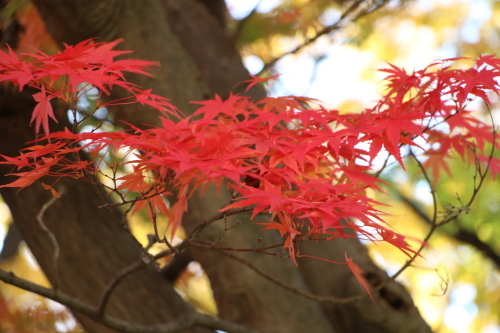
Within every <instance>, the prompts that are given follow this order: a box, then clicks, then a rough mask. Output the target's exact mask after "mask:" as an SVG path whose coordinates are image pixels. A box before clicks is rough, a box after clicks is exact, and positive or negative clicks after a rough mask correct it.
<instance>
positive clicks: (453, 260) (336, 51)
mask: <svg viewBox="0 0 500 333" xmlns="http://www.w3.org/2000/svg"><path fill="white" fill-rule="evenodd" d="M349 3H352V1H351V2H350V1H346V2H335V1H316V0H311V1H299V0H297V1H294V0H283V1H277V2H276V7H275V8H273V9H272V10H270V11H263V12H261V11H259V9H260V8H261V7H260V6H257V7H256V10H254V12H252V13H251V14H250V15H249V16H248V17H247V18H246V19H243V21H244V24H242V23H241V22H240V23H239V24H236V23H235V24H234V25H233V26H234V27H240V28H241V31H240V32H239V33H238V34H235V35H236V36H237V37H238V45H239V46H240V49H241V53H242V55H243V57H244V58H245V57H246V58H248V59H250V58H251V60H252V63H253V64H255V63H257V64H258V63H259V61H256V59H258V60H260V62H261V63H262V64H265V63H267V62H269V61H271V60H272V59H273V58H274V57H277V56H281V55H282V54H283V53H286V52H287V51H289V50H291V49H293V48H295V47H296V46H297V45H299V44H300V43H301V42H303V41H304V40H305V39H306V38H310V37H312V35H313V34H314V32H315V31H320V30H321V29H322V28H323V27H325V26H328V25H331V24H334V22H335V21H336V20H338V18H339V17H340V15H341V13H342V12H343V10H345V8H346V6H348V5H349ZM280 14H283V15H280ZM292 18H293V20H292ZM266 22H267V24H266ZM498 22H500V2H499V1H490V0H460V1H447V0H414V1H405V2H404V3H402V2H394V1H391V2H389V3H388V4H386V5H385V6H383V7H382V8H380V9H379V10H377V11H375V12H374V13H371V14H370V15H368V16H366V17H364V18H361V19H360V20H358V21H357V22H356V24H349V25H347V26H346V27H344V28H343V29H341V30H340V31H337V32H334V33H331V34H329V35H328V36H323V37H321V38H320V39H319V40H318V41H317V42H316V43H314V44H312V45H310V46H308V47H306V48H305V49H304V50H302V51H301V52H299V53H298V54H293V55H289V56H287V57H284V58H283V59H282V60H281V61H280V62H278V63H277V66H276V67H278V68H279V71H280V72H281V73H285V74H287V75H283V76H281V77H280V79H279V80H278V82H276V83H275V84H274V86H273V88H274V89H273V90H271V93H272V94H282V93H283V92H284V93H291V94H302V93H303V92H304V91H305V92H308V93H309V92H310V93H311V95H312V96H313V97H315V96H316V95H315V94H318V93H317V92H316V91H315V89H323V90H326V89H328V88H326V87H318V85H317V83H315V80H316V79H318V77H319V76H320V75H322V76H328V75H329V76H330V80H331V81H330V83H331V82H334V81H342V80H345V78H346V77H345V76H340V75H342V74H339V73H343V72H341V71H337V68H338V66H345V67H348V66H353V67H356V71H351V73H353V72H355V73H357V74H359V82H360V83H361V82H366V83H369V84H370V85H372V86H374V87H375V86H376V87H377V89H378V91H379V92H380V91H381V90H382V89H383V87H382V86H381V85H377V84H378V82H379V81H380V80H381V79H382V78H383V75H381V74H380V73H377V72H376V71H375V70H376V69H379V68H382V67H385V66H386V64H385V62H389V63H394V64H395V65H397V66H405V67H406V68H407V69H409V70H412V69H414V68H415V69H418V68H422V67H423V66H426V65H428V64H429V63H431V62H432V61H434V60H436V59H441V58H452V57H459V56H465V57H477V56H479V55H481V54H494V53H496V52H497V50H498V49H499V47H500V27H499V26H498ZM263 24H266V26H265V27H263V26H262V25H263ZM287 29H290V30H287ZM344 50H349V51H348V54H360V55H361V54H369V56H365V57H364V58H363V59H366V61H365V62H363V63H346V64H338V61H339V60H340V59H344V58H343V57H342V55H341V52H345V51H344ZM346 53H347V52H346ZM353 58H354V57H353ZM311 63H313V64H316V65H310V64H311ZM320 63H321V64H320ZM304 64H305V65H304ZM253 70H254V71H255V68H254V69H253ZM257 71H258V68H257ZM301 71H302V72H303V73H301V74H297V72H301ZM311 71H319V73H310V72H311ZM325 71H330V73H325ZM289 73H293V74H289ZM273 74H274V73H273ZM339 76H340V77H339ZM290 77H293V78H300V79H302V80H309V88H307V89H304V86H305V85H307V83H302V84H300V85H298V84H296V83H295V82H291V80H288V79H289V78H290ZM321 82H323V83H324V82H327V81H326V80H325V81H321ZM330 83H329V84H330ZM335 87H337V86H335ZM358 87H360V88H359V97H352V94H346V97H345V98H344V99H341V101H340V103H338V105H337V104H336V105H333V107H334V108H339V109H340V110H341V111H344V110H349V111H351V112H352V111H356V110H361V109H362V108H363V107H370V106H372V104H367V101H366V99H364V98H363V97H364V96H363V94H364V95H368V94H371V92H366V91H365V90H363V89H362V88H361V85H360V84H358ZM331 93H332V94H336V93H338V92H337V91H335V90H331ZM344 93H345V92H344ZM325 94H326V93H325ZM325 94H323V95H325ZM492 99H493V102H494V106H493V110H492V112H493V114H494V118H495V120H496V124H497V126H498V125H500V114H499V113H500V105H499V99H498V98H497V97H496V96H492ZM329 106H331V105H329ZM471 107H472V108H473V109H476V110H479V111H480V110H483V109H484V106H483V105H471ZM480 116H481V117H487V115H486V114H485V112H484V110H483V114H481V115H480ZM499 155H500V154H498V153H496V154H495V156H496V157H498V156H499ZM450 169H451V175H446V173H444V177H443V178H442V179H441V180H440V181H439V183H437V184H435V186H436V188H437V197H438V207H439V210H441V211H442V210H443V206H444V205H449V204H453V205H455V206H460V205H461V204H460V201H459V200H458V199H457V195H458V198H460V200H462V201H463V202H467V201H468V200H469V198H470V195H471V192H472V184H473V179H472V177H473V174H474V168H473V167H472V168H467V167H466V165H465V164H464V162H463V161H461V159H460V158H456V159H454V160H453V162H452V163H451V165H450ZM407 171H408V173H406V174H405V173H404V172H402V171H401V170H400V169H398V168H397V167H393V168H390V170H388V171H387V172H385V173H384V175H383V176H384V180H386V181H387V182H388V183H391V184H397V185H398V191H399V192H400V193H401V194H403V195H405V196H406V197H407V198H410V199H411V200H412V202H413V203H414V204H415V206H416V207H417V208H418V209H419V210H420V211H421V212H423V213H425V214H426V215H427V216H431V217H432V212H433V207H432V199H431V195H430V193H429V186H428V184H426V182H425V181H424V179H423V177H422V175H421V172H420V171H419V168H418V167H417V165H416V164H415V163H412V162H411V161H408V162H407ZM377 199H379V200H381V201H382V202H384V203H388V204H390V205H391V206H392V207H390V209H384V210H385V211H387V212H388V213H389V214H390V215H389V216H387V218H386V220H387V222H388V223H389V224H391V225H392V226H393V227H394V228H395V229H397V230H398V231H400V232H402V233H404V234H407V235H411V236H413V237H414V238H415V239H416V240H418V239H423V238H425V237H426V235H427V232H428V231H429V228H430V226H429V225H428V224H427V222H425V221H424V220H423V219H422V218H421V217H420V216H418V214H416V213H415V211H414V210H413V209H411V208H410V207H409V206H408V204H406V203H404V202H402V201H401V200H399V199H398V195H397V193H396V192H394V191H390V192H389V196H388V197H383V198H381V197H380V196H379V197H377ZM499 202H500V184H499V182H498V181H495V180H494V179H492V178H491V176H488V177H487V179H486V180H485V182H484V184H483V187H482V189H481V191H480V192H479V194H478V195H477V197H476V199H475V201H474V203H473V205H472V206H471V212H470V214H467V215H462V216H460V217H459V219H458V220H456V221H454V222H452V223H449V224H447V225H444V226H441V227H439V228H438V229H437V230H436V232H435V234H434V235H433V236H432V238H431V239H430V243H429V246H428V248H427V249H425V250H424V252H423V258H420V259H419V260H417V262H416V263H415V265H414V267H411V268H409V269H407V270H406V271H405V272H404V273H403V275H402V276H401V277H400V278H399V279H400V280H401V281H402V282H403V283H404V284H406V285H407V287H408V289H409V290H410V291H411V293H412V295H413V297H414V300H415V303H416V305H417V306H418V307H419V308H420V310H421V312H422V314H423V315H424V317H425V318H426V319H427V320H428V322H429V323H430V324H431V325H432V327H433V329H434V330H435V331H436V332H441V333H446V332H499V331H500V322H499V320H500V318H499V316H498V314H499V313H500V267H499V266H498V265H496V264H495V263H494V262H493V261H492V260H490V259H489V258H488V257H487V256H485V255H484V253H483V252H480V251H479V250H478V249H477V247H474V246H472V245H470V244H465V243H463V242H461V241H459V240H457V239H456V237H455V236H456V235H457V233H458V232H459V230H465V231H467V232H469V233H471V234H473V235H477V237H478V239H479V240H480V242H483V243H484V244H486V245H487V246H489V247H490V248H491V249H492V250H493V251H494V252H495V253H496V255H500V242H498V239H500V221H499V217H498V216H499V210H500V205H499ZM419 245H420V244H419V242H418V241H415V242H414V246H415V247H418V246H419ZM369 247H370V249H371V252H372V255H373V257H374V258H375V259H376V260H377V261H378V262H379V263H380V264H381V265H382V266H383V267H386V269H388V271H389V272H390V273H394V272H396V271H397V270H398V269H399V267H401V265H402V264H404V262H405V261H406V260H407V257H405V256H404V254H402V253H401V252H400V251H398V250H397V249H394V248H391V247H390V246H389V245H382V244H371V245H369ZM467 295H469V296H467Z"/></svg>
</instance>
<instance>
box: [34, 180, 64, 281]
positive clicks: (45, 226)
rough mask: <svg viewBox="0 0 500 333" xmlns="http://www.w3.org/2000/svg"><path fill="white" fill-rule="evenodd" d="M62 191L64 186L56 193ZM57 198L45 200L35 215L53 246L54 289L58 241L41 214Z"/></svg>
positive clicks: (57, 260)
mask: <svg viewBox="0 0 500 333" xmlns="http://www.w3.org/2000/svg"><path fill="white" fill-rule="evenodd" d="M63 192H64V188H63V189H61V190H60V191H59V192H58V193H59V194H62V193H63ZM56 200H57V198H56V197H52V198H50V199H49V201H47V202H46V203H45V204H44V205H43V206H42V208H41V209H40V211H39V212H38V215H37V216H36V220H37V221H38V224H39V225H40V227H41V228H42V230H43V231H45V233H46V234H47V235H48V236H49V239H50V241H51V242H52V245H53V246H54V255H53V256H52V271H53V273H52V274H53V275H54V276H53V281H52V284H53V286H54V289H56V290H57V289H58V287H59V268H58V265H59V255H60V251H61V250H60V248H59V243H58V242H57V239H56V236H55V235H54V234H53V233H52V231H50V229H49V228H48V227H47V225H46V224H45V222H44V221H43V215H44V214H45V211H46V210H47V209H48V208H49V207H50V206H52V205H53V204H54V202H56Z"/></svg>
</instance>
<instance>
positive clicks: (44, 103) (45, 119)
mask: <svg viewBox="0 0 500 333" xmlns="http://www.w3.org/2000/svg"><path fill="white" fill-rule="evenodd" d="M33 98H34V99H35V101H37V102H38V104H37V105H36V106H35V109H34V110H33V114H32V116H31V121H30V123H33V121H35V132H36V133H37V134H38V132H40V126H43V131H44V132H45V133H46V134H48V133H49V117H50V118H52V120H54V121H55V122H56V123H57V119H56V117H55V116H54V111H53V110H52V105H51V104H50V100H51V99H53V98H54V96H51V95H47V93H46V91H45V87H44V86H42V90H41V91H40V92H39V93H36V94H34V95H33Z"/></svg>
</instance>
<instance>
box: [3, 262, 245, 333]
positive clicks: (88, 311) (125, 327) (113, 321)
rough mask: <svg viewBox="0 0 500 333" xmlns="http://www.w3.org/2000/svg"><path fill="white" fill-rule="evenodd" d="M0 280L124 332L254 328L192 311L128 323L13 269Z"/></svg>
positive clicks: (237, 332)
mask: <svg viewBox="0 0 500 333" xmlns="http://www.w3.org/2000/svg"><path fill="white" fill-rule="evenodd" d="M0 280H2V281H3V282H5V283H8V284H11V285H13V286H16V287H19V288H21V289H24V290H27V291H30V292H33V293H35V294H38V295H40V296H43V297H46V298H49V299H51V300H53V301H56V302H58V303H61V304H63V305H65V306H67V307H69V308H70V309H72V310H76V311H79V312H81V313H83V314H85V315H87V316H88V317H90V318H92V319H94V320H95V321H97V322H99V323H102V324H104V325H106V326H107V327H109V328H112V329H115V330H117V331H120V332H126V333H174V332H181V331H183V330H185V329H188V328H190V327H193V326H201V327H206V328H210V329H214V330H222V331H226V332H228V333H255V331H254V330H252V329H250V328H247V327H244V326H241V325H238V324H234V323H231V322H227V321H223V320H218V319H216V318H213V317H210V316H207V315H202V314H197V313H192V314H190V315H189V316H187V317H186V318H183V319H179V320H176V321H174V322H171V323H168V324H162V325H139V324H134V323H130V322H127V321H124V320H120V319H117V318H115V317H110V316H107V315H103V316H99V311H98V309H97V308H96V307H93V306H90V305H89V304H87V303H85V302H83V301H81V300H80V299H78V298H74V297H71V296H68V295H67V294H65V293H63V292H61V291H60V290H54V289H48V288H45V287H42V286H40V285H37V284H35V283H32V282H30V281H27V280H24V279H21V278H19V277H17V276H16V275H14V273H12V272H10V273H8V272H6V271H4V270H2V269H0Z"/></svg>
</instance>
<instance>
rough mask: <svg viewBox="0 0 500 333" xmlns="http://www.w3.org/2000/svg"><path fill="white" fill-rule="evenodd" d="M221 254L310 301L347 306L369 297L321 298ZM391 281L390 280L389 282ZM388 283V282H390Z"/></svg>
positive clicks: (243, 261) (230, 256) (253, 266)
mask: <svg viewBox="0 0 500 333" xmlns="http://www.w3.org/2000/svg"><path fill="white" fill-rule="evenodd" d="M220 253H221V254H223V255H225V256H226V257H229V258H231V259H233V260H235V261H238V262H239V263H241V264H243V265H245V266H247V267H248V268H250V269H251V270H253V271H254V272H255V273H257V274H258V275H260V276H262V277H263V278H265V279H267V280H269V281H271V282H273V283H275V284H276V285H278V286H280V287H282V288H284V289H286V290H288V291H290V292H292V293H294V294H297V295H299V296H302V297H304V298H307V299H310V300H313V301H317V302H328V303H334V304H347V303H351V302H354V301H357V300H360V299H363V298H365V297H366V296H368V294H367V293H363V294H360V295H356V296H352V297H346V298H339V297H335V296H321V295H316V294H312V293H309V292H306V291H304V290H301V289H299V288H297V287H294V286H292V285H290V284H288V283H285V282H283V281H281V280H279V279H276V278H275V277H273V276H272V275H270V274H267V273H266V272H264V271H263V270H261V269H260V268H258V267H257V266H255V265H254V264H252V263H251V262H250V261H248V260H245V259H243V258H240V257H238V256H236V255H234V254H232V253H228V252H220ZM388 281H389V280H388ZM388 281H387V282H388ZM387 282H385V283H382V284H380V285H379V286H376V287H374V288H373V289H372V290H375V291H376V290H379V289H381V288H382V287H383V286H385V285H386V284H387Z"/></svg>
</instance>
